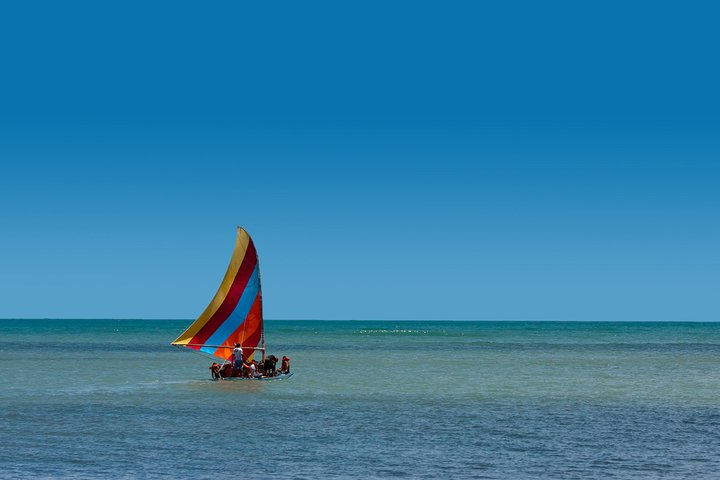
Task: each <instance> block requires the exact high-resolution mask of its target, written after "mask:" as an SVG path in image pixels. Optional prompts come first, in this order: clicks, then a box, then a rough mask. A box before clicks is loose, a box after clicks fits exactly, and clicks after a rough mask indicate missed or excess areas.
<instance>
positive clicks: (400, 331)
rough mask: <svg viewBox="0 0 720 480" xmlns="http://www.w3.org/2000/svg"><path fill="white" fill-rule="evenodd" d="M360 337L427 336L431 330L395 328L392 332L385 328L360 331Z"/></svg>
mask: <svg viewBox="0 0 720 480" xmlns="http://www.w3.org/2000/svg"><path fill="white" fill-rule="evenodd" d="M357 333H359V334H360V335H427V334H428V333H430V330H407V329H404V328H395V329H392V330H389V329H385V328H376V329H364V330H358V331H357Z"/></svg>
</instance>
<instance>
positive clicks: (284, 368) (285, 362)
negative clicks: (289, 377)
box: [280, 355, 290, 373]
mask: <svg viewBox="0 0 720 480" xmlns="http://www.w3.org/2000/svg"><path fill="white" fill-rule="evenodd" d="M280 373H290V357H286V356H285V355H283V358H282V363H281V364H280Z"/></svg>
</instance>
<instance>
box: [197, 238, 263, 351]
mask: <svg viewBox="0 0 720 480" xmlns="http://www.w3.org/2000/svg"><path fill="white" fill-rule="evenodd" d="M256 264H257V252H256V251H255V245H254V244H253V241H252V240H250V243H249V244H248V247H247V251H246V252H245V257H244V258H243V261H242V264H240V268H239V269H238V273H237V275H236V276H235V278H234V279H233V283H232V285H231V286H230V290H229V291H228V294H227V296H226V297H225V299H224V300H223V302H222V304H221V305H220V307H219V308H218V309H217V311H216V312H215V313H214V314H213V316H212V317H210V319H209V320H208V322H207V323H206V324H205V325H204V326H203V327H202V328H201V329H200V330H199V331H198V333H196V334H195V336H194V337H193V338H192V340H190V342H188V343H191V344H196V345H203V344H204V343H205V341H206V340H207V339H208V338H210V336H211V335H212V334H213V333H215V330H217V329H218V328H219V327H220V325H222V323H223V322H224V321H225V319H227V317H229V316H230V314H231V313H232V312H233V310H235V307H237V304H238V302H239V301H240V297H241V296H242V293H243V291H245V287H246V286H247V282H248V280H250V276H251V275H252V272H253V270H254V269H255V265H256ZM191 348H194V349H195V350H200V348H201V347H200V346H197V347H191Z"/></svg>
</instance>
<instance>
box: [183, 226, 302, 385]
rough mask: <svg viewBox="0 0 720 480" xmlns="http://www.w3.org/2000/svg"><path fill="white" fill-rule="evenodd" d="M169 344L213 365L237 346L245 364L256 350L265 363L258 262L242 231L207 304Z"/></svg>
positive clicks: (255, 252) (222, 359)
mask: <svg viewBox="0 0 720 480" xmlns="http://www.w3.org/2000/svg"><path fill="white" fill-rule="evenodd" d="M171 344H172V345H175V346H177V347H183V348H187V349H190V350H192V351H195V352H197V353H200V354H204V355H206V356H210V357H212V358H213V359H214V360H215V361H216V362H217V361H218V360H221V361H222V362H227V361H229V360H230V358H231V357H232V351H233V348H234V347H235V345H236V344H239V345H240V346H241V347H242V349H243V353H244V354H245V355H246V360H247V361H248V362H250V361H252V360H253V359H254V358H255V354H256V352H258V351H259V352H260V355H261V363H264V362H265V330H264V327H263V311H262V288H261V285H260V262H259V261H258V255H257V251H256V250H255V244H254V243H253V241H252V238H250V235H249V234H248V232H247V231H245V229H244V228H242V227H238V228H237V237H236V239H235V249H234V250H233V254H232V257H231V258H230V265H229V266H228V269H227V272H226V273H225V277H224V278H223V280H222V283H221V284H220V288H218V291H217V293H216V294H215V297H213V299H212V301H211V302H210V305H208V306H207V308H206V309H205V310H204V311H203V312H202V314H201V315H200V316H199V317H198V318H197V320H195V321H194V322H193V323H192V324H191V325H190V326H189V327H188V328H187V329H186V330H185V331H184V332H183V333H182V334H180V336H179V337H178V338H176V339H175V340H174V341H173V342H171ZM291 375H292V373H289V372H288V373H282V374H279V375H276V376H274V377H261V378H243V377H237V376H233V377H230V376H228V377H227V378H226V379H232V380H275V379H281V378H288V377H290V376H291Z"/></svg>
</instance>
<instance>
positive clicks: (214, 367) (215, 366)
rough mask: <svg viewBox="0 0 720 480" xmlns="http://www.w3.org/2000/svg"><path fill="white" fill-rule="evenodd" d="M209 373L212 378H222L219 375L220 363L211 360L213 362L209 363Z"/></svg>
mask: <svg viewBox="0 0 720 480" xmlns="http://www.w3.org/2000/svg"><path fill="white" fill-rule="evenodd" d="M210 374H211V375H212V378H213V380H218V379H220V378H222V377H220V365H219V364H217V363H215V362H213V364H212V365H210Z"/></svg>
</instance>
